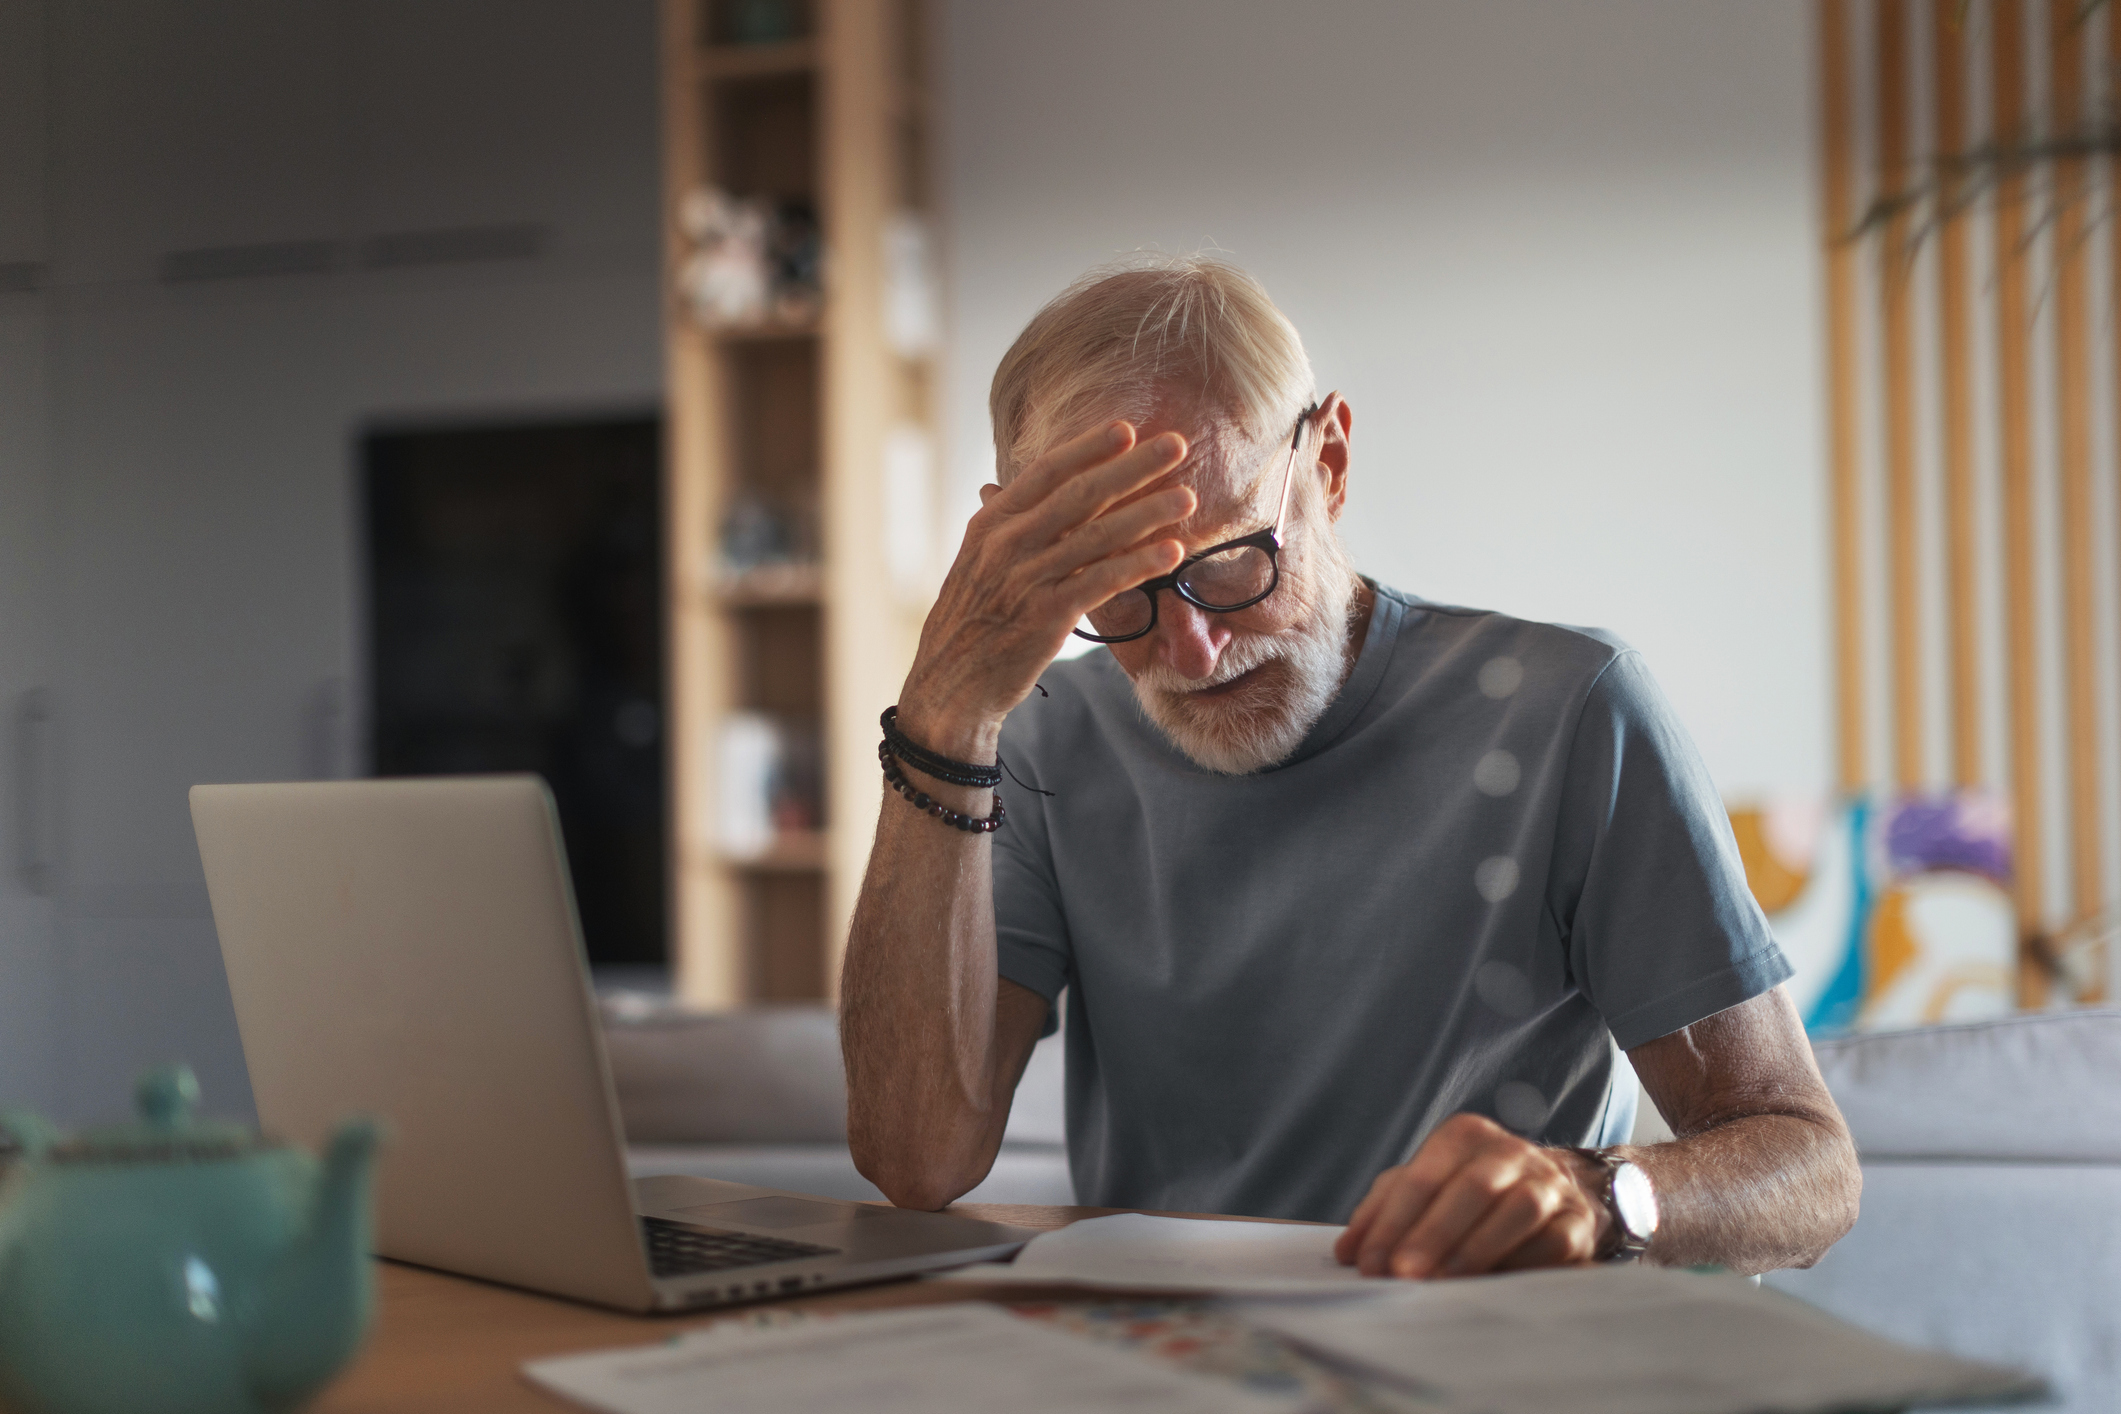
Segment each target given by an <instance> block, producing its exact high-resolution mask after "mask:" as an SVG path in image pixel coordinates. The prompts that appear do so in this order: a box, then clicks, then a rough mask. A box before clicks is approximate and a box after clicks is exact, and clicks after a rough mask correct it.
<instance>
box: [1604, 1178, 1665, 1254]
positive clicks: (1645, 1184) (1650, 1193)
mask: <svg viewBox="0 0 2121 1414" xmlns="http://www.w3.org/2000/svg"><path fill="white" fill-rule="evenodd" d="M1613 1212H1614V1216H1616V1217H1618V1218H1619V1219H1620V1225H1621V1226H1622V1227H1623V1228H1625V1229H1627V1233H1628V1236H1629V1237H1631V1238H1635V1239H1638V1240H1640V1241H1644V1242H1647V1241H1648V1240H1649V1239H1650V1237H1651V1236H1652V1235H1653V1234H1654V1233H1655V1232H1656V1231H1657V1190H1656V1189H1654V1188H1652V1187H1651V1186H1650V1176H1649V1175H1648V1174H1646V1173H1644V1172H1643V1171H1642V1170H1641V1168H1639V1167H1638V1166H1636V1165H1634V1164H1630V1163H1621V1164H1617V1165H1615V1166H1614V1168H1613Z"/></svg>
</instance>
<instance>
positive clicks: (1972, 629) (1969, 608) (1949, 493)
mask: <svg viewBox="0 0 2121 1414" xmlns="http://www.w3.org/2000/svg"><path fill="white" fill-rule="evenodd" d="M1966 23H1967V15H1966V6H1965V3H1964V0H1930V54H1931V59H1932V62H1933V66H1934V70H1935V79H1934V83H1933V89H1934V92H1935V98H1936V113H1935V117H1936V129H1937V151H1938V152H1939V153H1942V154H1944V155H1946V156H1948V157H1949V156H1956V155H1957V154H1959V153H1962V152H1964V151H1965V150H1966ZM1937 199H1938V203H1939V206H1940V207H1941V209H1942V210H1943V212H1944V213H1945V216H1944V220H1943V224H1942V225H1941V227H1940V228H1939V230H1938V232H1937V334H1938V339H1939V341H1940V343H1941V344H1942V345H1943V347H1942V349H1941V351H1940V352H1941V354H1942V362H1943V369H1942V373H1943V408H1942V411H1943V431H1944V445H1943V450H1944V525H1945V595H1946V604H1945V608H1946V612H1947V614H1948V615H1949V616H1950V620H1951V634H1950V640H1949V641H1950V645H1951V650H1950V651H1951V681H1952V779H1953V781H1954V782H1955V783H1957V784H1958V785H1960V786H1968V787H1971V786H1978V785H1980V784H1981V783H1982V781H1983V780H1984V779H1985V777H1986V773H1985V772H1984V771H1983V769H1982V764H1981V715H1982V714H1981V623H1980V611H1979V609H1978V608H1977V606H1976V605H1977V601H1976V591H1977V589H1978V588H1979V584H1978V581H1977V578H1976V573H1977V565H1978V559H1977V556H1976V553H1975V538H1974V537H1975V524H1976V515H1977V510H1976V506H1975V501H1974V392H1973V378H1974V375H1973V354H1972V345H1973V336H1972V333H1971V332H1970V331H1971V311H1970V309H1969V305H1968V300H1967V269H1966V267H1967V255H1966V242H1967V230H1966V222H1965V221H1964V220H1963V219H1961V218H1959V217H1958V216H1957V215H1955V214H1953V213H1954V212H1955V211H1956V207H1957V202H1958V192H1957V190H1956V189H1955V187H1954V186H1953V185H1952V184H1951V183H1950V182H1949V180H1947V181H1946V183H1945V185H1944V186H1943V187H1942V188H1941V189H1940V190H1939V191H1938V193H1937Z"/></svg>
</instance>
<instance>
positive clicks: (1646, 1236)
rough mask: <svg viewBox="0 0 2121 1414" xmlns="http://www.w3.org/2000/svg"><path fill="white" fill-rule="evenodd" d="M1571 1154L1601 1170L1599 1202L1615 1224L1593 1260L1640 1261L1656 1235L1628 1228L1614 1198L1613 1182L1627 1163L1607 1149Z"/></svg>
mask: <svg viewBox="0 0 2121 1414" xmlns="http://www.w3.org/2000/svg"><path fill="white" fill-rule="evenodd" d="M1569 1152H1570V1153H1572V1154H1576V1155H1578V1156H1580V1157H1582V1158H1584V1159H1586V1160H1588V1161H1589V1162H1591V1163H1593V1164H1596V1165H1597V1166H1598V1171H1599V1174H1600V1175H1601V1177H1600V1181H1599V1184H1598V1201H1599V1202H1601V1203H1603V1204H1604V1205H1605V1210H1606V1213H1607V1215H1608V1216H1610V1217H1611V1218H1612V1220H1613V1225H1612V1230H1611V1231H1610V1232H1608V1233H1607V1234H1606V1237H1605V1240H1604V1241H1603V1242H1600V1243H1599V1244H1598V1250H1597V1251H1596V1252H1594V1253H1592V1254H1591V1260H1592V1261H1594V1262H1633V1261H1637V1260H1639V1259H1640V1258H1641V1256H1642V1254H1643V1253H1644V1252H1647V1251H1648V1250H1649V1247H1650V1238H1651V1237H1652V1236H1653V1235H1654V1234H1651V1233H1647V1232H1637V1231H1635V1230H1634V1229H1633V1228H1631V1227H1629V1226H1628V1220H1627V1217H1626V1216H1625V1215H1624V1214H1623V1213H1622V1212H1621V1211H1620V1202H1619V1200H1618V1198H1616V1197H1615V1196H1614V1193H1613V1181H1614V1179H1615V1178H1616V1177H1618V1175H1619V1173H1620V1166H1621V1165H1622V1164H1624V1163H1626V1162H1627V1160H1625V1159H1623V1158H1620V1157H1618V1156H1617V1155H1615V1154H1613V1153H1612V1152H1610V1151H1609V1150H1605V1149H1586V1148H1581V1147H1576V1146H1571V1148H1570V1149H1569Z"/></svg>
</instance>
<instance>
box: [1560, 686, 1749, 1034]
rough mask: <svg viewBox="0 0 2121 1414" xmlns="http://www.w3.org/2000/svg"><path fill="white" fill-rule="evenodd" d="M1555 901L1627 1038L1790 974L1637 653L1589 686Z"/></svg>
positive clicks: (1602, 1001) (1597, 999) (1721, 817)
mask: <svg viewBox="0 0 2121 1414" xmlns="http://www.w3.org/2000/svg"><path fill="white" fill-rule="evenodd" d="M1547 907H1548V908H1549V909H1550V910H1551V911H1552V912H1553V915H1554V919H1555V922H1556V923H1557V924H1558V925H1559V928H1560V931H1561V935H1562V937H1563V938H1564V939H1566V940H1567V949H1568V963H1569V970H1570V972H1571V974H1572V976H1573V977H1574V979H1575V981H1576V984H1577V986H1579V987H1580V988H1581V989H1582V990H1583V993H1584V995H1585V996H1587V997H1588V998H1589V999H1590V1001H1591V1004H1592V1005H1593V1006H1595V1007H1597V1008H1598V1010H1599V1012H1600V1013H1601V1014H1602V1015H1603V1016H1604V1017H1605V1021H1606V1025H1607V1027H1609V1028H1610V1029H1611V1031H1612V1033H1613V1039H1614V1040H1616V1041H1618V1042H1619V1043H1620V1045H1621V1047H1622V1048H1623V1049H1628V1050H1631V1049H1633V1048H1634V1047H1636V1046H1639V1045H1642V1044H1643V1043H1644V1042H1646V1041H1652V1040H1655V1039H1656V1038H1657V1037H1659V1036H1665V1035H1669V1034H1670V1033H1672V1032H1674V1031H1677V1030H1679V1029H1680V1028H1682V1027H1685V1026H1691V1025H1693V1024H1694V1023H1695V1022H1697V1021H1700V1020H1702V1019H1703V1018H1705V1017H1709V1016H1714V1015H1715V1014H1716V1013H1717V1012H1719V1011H1723V1010H1726V1009H1728V1008H1730V1007H1734V1006H1736V1005H1738V1004H1739V1003H1740V1002H1744V1001H1749V1000H1751V999H1752V998H1754V997H1757V996H1759V995H1760V994H1761V993H1763V992H1766V991H1768V990H1770V989H1771V988H1773V987H1775V986H1776V985H1778V984H1779V983H1781V982H1783V981H1785V980H1786V979H1787V978H1788V977H1789V976H1790V971H1791V969H1790V965H1789V963H1788V962H1787V961H1786V960H1785V959H1784V958H1783V956H1782V950H1781V949H1780V948H1779V947H1777V946H1776V945H1775V939H1774V935H1773V934H1772V933H1770V932H1769V931H1768V925H1767V919H1766V917H1765V916H1764V915H1763V914H1762V913H1761V911H1760V907H1759V905H1758V904H1756V903H1755V902H1754V901H1753V896H1752V894H1751V893H1750V891H1748V889H1747V888H1746V883H1745V868H1744V865H1743V864H1742V863H1741V862H1740V861H1739V857H1738V846H1737V842H1736V841H1735V840H1734V839H1733V838H1732V835H1731V827H1730V820H1729V817H1728V816H1727V815H1726V814H1725V813H1724V809H1723V803H1722V801H1721V799H1720V798H1719V797H1718V796H1717V793H1716V788H1715V785H1714V784H1713V783H1712V782H1711V781H1710V780H1709V773H1708V769H1707V767H1706V766H1705V765H1704V764H1703V763H1702V760H1701V756H1700V753H1699V752H1698V751H1696V750H1695V747H1694V743H1693V742H1692V740H1690V739H1689V738H1688V736H1687V734H1686V731H1685V729H1684V728H1682V727H1681V726H1680V725H1679V721H1678V718H1677V717H1676V716H1674V715H1673V712H1672V709H1671V705H1670V704H1669V703H1667V702H1666V701H1665V698H1664V694H1663V693H1662V692H1660V691H1659V690H1658V688H1657V684H1656V682H1655V681H1654V680H1653V679H1652V678H1651V676H1650V673H1649V669H1648V668H1646V667H1645V666H1644V665H1643V663H1642V660H1641V658H1640V657H1639V656H1638V655H1637V654H1635V653H1633V652H1625V653H1622V654H1621V655H1620V656H1619V657H1617V658H1615V659H1614V660H1613V661H1612V662H1611V663H1609V664H1608V665H1607V666H1606V668H1605V670H1604V672H1603V673H1602V674H1601V675H1600V677H1599V679H1598V681H1597V682H1596V683H1594V684H1593V685H1592V688H1591V691H1590V693H1589V694H1588V695H1587V697H1586V699H1585V702H1584V706H1583V713H1582V716H1581V718H1580V719H1579V720H1578V723H1577V727H1576V732H1575V737H1574V740H1573V743H1572V745H1571V748H1570V753H1569V765H1568V771H1567V775H1566V778H1565V780H1564V783H1563V788H1562V799H1561V809H1560V820H1559V823H1558V828H1557V831H1556V840H1555V851H1554V863H1553V868H1552V871H1551V873H1550V876H1549V886H1548V892H1547Z"/></svg>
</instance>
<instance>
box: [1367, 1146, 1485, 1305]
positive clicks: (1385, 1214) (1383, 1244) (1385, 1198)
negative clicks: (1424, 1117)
mask: <svg viewBox="0 0 2121 1414" xmlns="http://www.w3.org/2000/svg"><path fill="white" fill-rule="evenodd" d="M1460 1162H1461V1155H1460V1151H1459V1150H1458V1149H1457V1147H1456V1146H1455V1145H1454V1146H1448V1147H1440V1146H1438V1145H1437V1143H1436V1136H1434V1135H1432V1136H1430V1140H1429V1142H1428V1143H1425V1144H1423V1145H1422V1146H1421V1150H1420V1152H1418V1153H1417V1154H1415V1155H1414V1158H1413V1160H1412V1161H1411V1162H1409V1163H1407V1164H1404V1165H1402V1166H1401V1167H1399V1168H1396V1169H1393V1170H1392V1171H1391V1172H1392V1175H1393V1179H1392V1183H1391V1184H1390V1185H1389V1186H1388V1187H1387V1188H1386V1189H1385V1190H1384V1191H1383V1192H1382V1193H1380V1194H1378V1195H1377V1207H1376V1210H1375V1211H1374V1212H1372V1213H1371V1215H1370V1220H1369V1222H1368V1223H1367V1224H1366V1225H1365V1226H1364V1228H1363V1234H1362V1240H1361V1243H1360V1245H1359V1246H1358V1247H1357V1249H1356V1257H1355V1265H1356V1266H1357V1267H1359V1268H1360V1269H1361V1270H1362V1273H1363V1275H1364V1276H1373V1277H1375V1276H1384V1275H1386V1274H1387V1273H1388V1272H1389V1271H1390V1269H1391V1261H1392V1252H1393V1249H1394V1248H1396V1247H1398V1246H1399V1242H1400V1239H1401V1238H1403V1237H1405V1236H1406V1234H1407V1232H1408V1230H1409V1229H1411V1228H1412V1227H1413V1226H1414V1224H1415V1223H1417V1222H1418V1221H1420V1220H1421V1217H1422V1215H1423V1214H1424V1213H1426V1212H1427V1211H1428V1209H1429V1205H1430V1203H1432V1202H1433V1201H1435V1198H1436V1195H1437V1194H1438V1193H1440V1192H1442V1191H1443V1189H1444V1187H1445V1186H1446V1185H1447V1184H1448V1183H1450V1182H1451V1180H1452V1179H1453V1177H1454V1176H1455V1175H1456V1174H1457V1172H1458V1167H1459V1164H1460Z"/></svg>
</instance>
